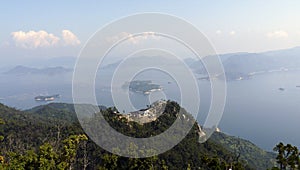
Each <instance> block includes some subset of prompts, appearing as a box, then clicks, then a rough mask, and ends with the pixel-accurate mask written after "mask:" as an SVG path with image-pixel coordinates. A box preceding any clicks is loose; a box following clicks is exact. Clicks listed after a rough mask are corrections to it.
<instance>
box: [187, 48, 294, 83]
mask: <svg viewBox="0 0 300 170" xmlns="http://www.w3.org/2000/svg"><path fill="white" fill-rule="evenodd" d="M219 57H220V60H221V62H222V63H223V67H224V71H225V74H226V78H227V80H239V79H248V78H250V77H251V76H254V75H256V74H262V73H269V72H276V71H289V70H300V47H295V48H291V49H285V50H277V51H269V52H263V53H232V54H222V55H219ZM204 60H205V58H204ZM185 61H186V63H187V64H188V65H189V66H190V68H192V69H193V70H194V72H196V73H199V74H206V70H205V68H204V67H203V64H202V62H201V61H200V60H194V59H191V58H188V59H186V60H185Z"/></svg>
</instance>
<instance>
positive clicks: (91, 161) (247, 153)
mask: <svg viewBox="0 0 300 170" xmlns="http://www.w3.org/2000/svg"><path fill="white" fill-rule="evenodd" d="M99 108H100V109H101V112H100V113H95V115H94V117H93V118H92V120H95V119H96V118H97V114H102V115H104V117H105V119H106V121H108V122H109V123H110V125H111V126H112V127H114V128H115V129H116V130H117V131H119V132H121V133H123V134H126V135H128V136H133V137H147V136H151V135H157V134H159V133H161V132H163V131H165V130H166V129H167V128H168V127H170V126H171V125H172V123H173V122H174V121H175V119H176V118H177V116H178V114H177V113H178V112H179V109H180V106H179V105H178V104H177V103H175V102H171V101H168V102H167V106H166V108H165V112H164V113H163V114H162V115H161V116H160V117H159V118H158V119H157V120H156V121H153V122H149V123H145V124H142V125H141V124H138V123H136V122H128V121H127V120H124V119H122V120H120V116H119V115H120V113H118V112H117V110H116V109H115V108H107V109H106V108H105V107H102V106H101V107H99ZM189 116H190V117H189V118H191V119H192V116H191V115H189ZM0 117H1V125H0V136H1V145H0V155H1V157H0V167H1V169H229V168H232V169H267V168H271V167H272V166H274V165H275V164H277V163H278V165H279V164H280V162H278V159H277V163H276V160H275V158H276V155H275V154H274V153H269V152H266V151H263V150H262V149H260V148H258V147H257V146H255V145H254V144H252V143H251V142H249V141H247V140H243V139H240V138H237V137H232V136H228V135H226V134H224V133H221V132H215V133H214V134H213V136H212V137H211V138H210V139H209V140H208V141H207V142H205V143H199V142H198V140H199V126H198V124H197V123H196V124H194V125H193V127H192V129H191V130H190V132H189V133H188V135H187V136H186V137H185V138H184V139H183V140H182V141H181V142H180V143H179V144H177V145H176V146H175V147H174V148H172V149H171V150H169V151H167V152H165V153H163V154H160V155H157V156H154V157H149V158H139V159H137V158H127V157H121V156H118V155H114V154H111V153H109V152H107V151H105V150H103V149H102V148H100V147H99V146H97V145H96V144H95V143H94V142H93V141H92V140H90V139H89V138H88V136H87V135H85V133H84V131H83V130H82V128H81V126H80V124H79V122H78V120H77V117H76V114H75V111H74V105H72V104H64V103H51V104H48V105H43V106H38V107H35V108H33V109H30V110H27V111H19V110H16V109H14V108H10V107H8V106H5V105H3V104H0ZM128 147H129V149H131V151H132V152H133V153H134V152H138V151H139V149H138V148H137V147H136V145H135V144H134V143H132V145H131V146H128ZM116 149H118V148H116ZM280 165H281V164H280ZM288 166H289V165H286V167H288Z"/></svg>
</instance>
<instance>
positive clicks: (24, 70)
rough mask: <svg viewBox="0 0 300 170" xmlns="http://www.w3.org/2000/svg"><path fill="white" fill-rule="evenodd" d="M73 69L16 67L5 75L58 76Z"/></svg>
mask: <svg viewBox="0 0 300 170" xmlns="http://www.w3.org/2000/svg"><path fill="white" fill-rule="evenodd" d="M71 71H72V69H68V68H64V67H61V66H58V67H45V68H32V67H26V66H21V65H19V66H16V67H14V68H12V69H10V70H8V71H6V72H4V73H3V74H7V75H28V74H41V75H57V74H63V73H68V72H71Z"/></svg>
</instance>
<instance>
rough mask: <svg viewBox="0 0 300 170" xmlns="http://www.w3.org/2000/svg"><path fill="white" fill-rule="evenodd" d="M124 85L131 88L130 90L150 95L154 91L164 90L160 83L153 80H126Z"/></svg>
mask: <svg viewBox="0 0 300 170" xmlns="http://www.w3.org/2000/svg"><path fill="white" fill-rule="evenodd" d="M123 87H124V88H129V90H130V91H132V92H135V93H142V94H144V95H148V94H150V93H151V92H154V91H160V90H162V87H161V86H160V85H158V84H154V83H152V81H151V80H135V81H131V82H126V83H125V84H124V85H123Z"/></svg>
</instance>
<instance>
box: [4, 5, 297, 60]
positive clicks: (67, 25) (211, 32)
mask: <svg viewBox="0 0 300 170" xmlns="http://www.w3.org/2000/svg"><path fill="white" fill-rule="evenodd" d="M299 9H300V1H299V0H286V1H283V0H265V1H261V0H244V1H237V0H226V1H225V0H219V1H202V0H199V1H175V0H165V1H159V0H152V1H138V0H132V1H121V0H120V1H83V0H81V1H80V0H79V1H55V0H53V1H30V0H29V1H16V0H11V1H4V2H1V5H0V20H1V27H0V53H1V58H2V59H5V58H6V59H7V58H14V57H16V56H18V57H28V58H30V57H33V58H34V57H58V56H77V55H78V53H79V51H80V49H81V48H82V47H83V45H84V44H85V43H86V42H87V40H88V39H89V37H91V36H92V35H93V34H94V33H95V32H96V31H97V30H99V29H100V28H102V27H103V26H105V25H106V24H108V23H110V22H112V21H115V20H117V19H119V18H122V17H125V16H129V15H132V14H136V13H143V12H158V13H165V14H171V15H174V16H177V17H180V18H182V19H184V20H186V21H187V22H189V23H191V24H193V25H194V26H196V27H197V28H198V29H199V30H200V31H201V32H202V33H204V34H205V35H206V37H207V38H208V39H209V40H210V42H211V43H212V45H213V46H214V47H215V49H216V51H217V53H220V54H221V53H233V52H262V51H270V50H277V49H285V48H292V47H295V46H300V22H299V21H300V10H299ZM141 24H142V23H141ZM1 58H0V61H1ZM3 61H4V60H3Z"/></svg>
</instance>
